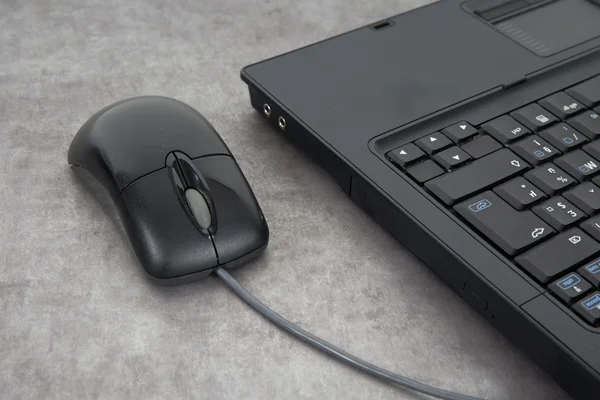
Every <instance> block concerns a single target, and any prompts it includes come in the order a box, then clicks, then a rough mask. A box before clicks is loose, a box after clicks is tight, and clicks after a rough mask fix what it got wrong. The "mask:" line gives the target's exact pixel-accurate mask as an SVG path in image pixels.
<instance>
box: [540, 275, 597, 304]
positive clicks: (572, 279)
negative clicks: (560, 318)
mask: <svg viewBox="0 0 600 400" xmlns="http://www.w3.org/2000/svg"><path fill="white" fill-rule="evenodd" d="M550 290H551V291H552V293H554V294H555V295H556V296H557V297H558V298H559V299H561V300H562V301H564V302H565V303H567V304H572V303H573V302H574V301H575V300H577V299H578V298H580V297H583V296H585V294H586V293H588V292H589V291H590V290H592V285H590V283H589V282H588V281H586V280H585V279H583V278H582V277H581V276H580V275H579V274H577V273H575V272H573V273H570V274H568V275H567V276H563V277H562V278H560V279H559V280H557V281H556V282H554V283H552V284H551V285H550Z"/></svg>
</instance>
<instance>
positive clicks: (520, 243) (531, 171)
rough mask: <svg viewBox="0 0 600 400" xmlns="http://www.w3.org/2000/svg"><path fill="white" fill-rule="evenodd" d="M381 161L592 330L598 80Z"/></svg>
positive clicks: (599, 277) (598, 214)
mask: <svg viewBox="0 0 600 400" xmlns="http://www.w3.org/2000/svg"><path fill="white" fill-rule="evenodd" d="M387 158H388V159H389V160H391V161H392V162H393V163H394V164H396V165H397V166H398V167H400V168H401V169H402V170H404V171H405V172H406V173H407V174H408V175H409V176H410V177H411V178H412V179H413V180H415V181H416V182H417V183H419V184H420V185H423V186H424V187H425V188H426V189H427V190H428V191H429V192H430V193H432V194H433V195H434V196H435V197H436V198H437V199H439V201H440V202H441V203H442V204H443V205H444V206H445V207H447V208H450V209H451V210H453V211H454V212H455V213H456V214H457V215H459V216H460V217H461V218H462V219H463V220H464V221H466V222H467V223H468V224H469V225H470V226H471V227H473V228H474V229H475V230H476V231H478V232H479V233H480V234H481V235H482V236H483V237H484V238H485V239H487V240H488V241H489V242H491V243H492V244H493V245H495V246H496V247H497V248H499V249H500V250H501V251H502V252H504V254H505V255H507V256H508V257H510V258H512V259H513V260H514V262H515V264H516V265H518V266H519V267H521V268H522V269H523V270H524V271H526V272H527V273H528V274H529V275H531V276H532V277H533V278H535V279H536V280H537V281H538V282H539V283H540V284H542V285H543V286H545V287H547V288H548V289H549V291H550V292H551V293H553V294H554V295H555V296H556V298H558V299H559V300H560V301H562V302H563V303H564V304H565V305H567V306H568V307H571V308H572V309H573V310H574V311H575V312H576V313H577V314H578V315H579V316H580V317H582V318H583V320H585V321H586V322H587V323H589V324H591V325H594V326H600V291H598V290H599V289H600V75H599V76H596V77H595V78H592V79H589V80H587V81H585V82H582V83H580V84H578V85H576V86H574V87H571V88H568V89H566V90H564V91H561V92H558V93H555V94H553V95H551V96H549V97H546V98H544V99H541V100H539V101H537V102H536V103H532V104H529V105H527V106H525V107H522V108H520V109H518V110H515V111H513V112H511V113H509V114H506V115H503V116H501V117H499V118H496V119H494V120H492V121H489V122H486V123H484V124H482V125H481V126H479V127H474V126H472V125H470V124H469V123H468V122H466V121H461V122H458V123H456V124H454V125H452V126H449V127H447V128H445V129H443V130H441V131H440V132H433V133H431V134H429V135H427V136H425V137H422V138H420V139H418V140H416V141H415V142H413V143H409V144H406V145H403V146H401V147H399V148H396V149H394V150H392V151H390V152H388V153H387Z"/></svg>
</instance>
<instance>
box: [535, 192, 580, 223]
mask: <svg viewBox="0 0 600 400" xmlns="http://www.w3.org/2000/svg"><path fill="white" fill-rule="evenodd" d="M533 212H534V213H536V214H537V215H538V216H539V217H540V218H542V219H543V220H544V221H546V222H547V223H549V224H550V225H551V226H552V227H553V228H554V229H556V230H559V231H562V230H565V229H566V228H568V227H569V226H571V225H573V224H575V223H576V222H577V221H579V220H581V219H582V218H585V217H587V215H585V214H584V213H583V211H581V210H580V209H579V208H577V207H575V206H574V205H573V204H571V203H570V202H568V201H567V200H565V199H564V198H562V197H560V196H557V197H553V198H551V199H550V200H547V201H545V202H543V203H542V204H540V205H538V206H535V207H534V208H533Z"/></svg>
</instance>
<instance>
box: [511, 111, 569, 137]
mask: <svg viewBox="0 0 600 400" xmlns="http://www.w3.org/2000/svg"><path fill="white" fill-rule="evenodd" d="M510 115H511V117H513V118H514V119H516V120H517V121H519V122H520V123H522V124H523V125H525V126H526V127H528V128H529V129H531V130H532V131H534V132H537V131H539V130H541V129H543V128H545V127H547V126H548V125H552V124H553V123H555V122H557V121H558V120H557V119H556V117H555V116H554V115H553V114H551V113H550V111H547V110H545V109H543V108H542V107H540V106H539V105H537V104H529V105H528V106H525V107H523V108H521V109H519V110H517V111H513V112H512V113H510Z"/></svg>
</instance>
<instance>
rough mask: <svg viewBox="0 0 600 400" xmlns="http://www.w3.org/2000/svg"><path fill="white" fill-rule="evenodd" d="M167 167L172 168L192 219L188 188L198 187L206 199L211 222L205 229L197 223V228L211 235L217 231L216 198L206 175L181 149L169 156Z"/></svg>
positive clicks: (177, 187) (176, 184) (183, 201)
mask: <svg viewBox="0 0 600 400" xmlns="http://www.w3.org/2000/svg"><path fill="white" fill-rule="evenodd" d="M167 168H170V170H171V178H172V179H173V185H174V186H175V189H176V191H177V194H178V195H179V199H180V201H181V204H182V206H183V207H184V208H185V210H186V211H187V212H188V216H189V217H190V219H192V220H195V217H194V215H193V213H192V211H191V209H190V208H189V206H188V204H187V201H186V198H185V191H186V189H189V188H193V189H196V190H197V191H198V192H200V194H202V197H204V199H205V200H206V203H207V204H208V208H209V210H210V214H211V224H210V226H209V227H208V228H207V229H205V228H203V227H201V226H200V225H199V224H197V223H196V226H197V228H198V229H199V230H200V231H201V232H202V233H204V234H205V235H210V234H213V233H214V232H215V229H216V226H217V213H216V210H215V204H214V200H213V198H212V195H211V194H210V190H209V188H208V184H207V183H206V181H205V179H204V177H203V176H202V174H201V173H200V171H198V168H196V166H195V165H194V162H193V161H192V160H191V159H190V158H189V157H188V156H186V155H185V154H184V153H182V152H180V151H175V152H173V153H170V154H169V155H168V156H167Z"/></svg>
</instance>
